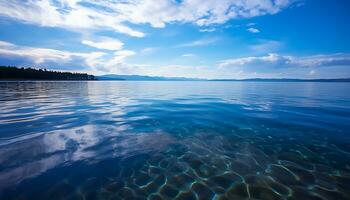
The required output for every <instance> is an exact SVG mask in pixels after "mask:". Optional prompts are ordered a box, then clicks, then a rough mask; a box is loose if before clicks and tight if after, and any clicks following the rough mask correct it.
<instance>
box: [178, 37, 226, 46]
mask: <svg viewBox="0 0 350 200" xmlns="http://www.w3.org/2000/svg"><path fill="white" fill-rule="evenodd" d="M217 41H219V38H203V39H199V40H194V41H191V42H187V43H183V44H179V45H177V47H196V46H205V45H209V44H213V43H215V42H217Z"/></svg>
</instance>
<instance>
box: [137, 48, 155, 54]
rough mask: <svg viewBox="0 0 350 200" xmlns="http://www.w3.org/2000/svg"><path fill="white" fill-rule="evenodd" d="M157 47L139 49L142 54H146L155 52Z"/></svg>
mask: <svg viewBox="0 0 350 200" xmlns="http://www.w3.org/2000/svg"><path fill="white" fill-rule="evenodd" d="M158 49H159V48H158V47H147V48H144V49H141V51H140V53H141V54H143V55H148V54H152V53H154V52H156V51H157V50H158Z"/></svg>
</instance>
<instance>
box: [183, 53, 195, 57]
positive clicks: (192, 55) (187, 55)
mask: <svg viewBox="0 0 350 200" xmlns="http://www.w3.org/2000/svg"><path fill="white" fill-rule="evenodd" d="M181 56H182V57H195V56H196V55H195V54H193V53H188V54H182V55H181Z"/></svg>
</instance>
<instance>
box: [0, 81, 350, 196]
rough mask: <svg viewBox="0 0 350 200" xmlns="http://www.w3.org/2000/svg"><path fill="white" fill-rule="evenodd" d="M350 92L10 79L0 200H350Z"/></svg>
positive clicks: (1, 89)
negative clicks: (12, 80) (16, 80)
mask: <svg viewBox="0 0 350 200" xmlns="http://www.w3.org/2000/svg"><path fill="white" fill-rule="evenodd" d="M349 91H350V84H349V83H253V82H251V83H249V82H247V83H239V82H127V81H125V82H123V81H121V82H21V83H19V82H8V83H6V82H1V83H0V105H1V107H0V198H1V199H36V200H39V199H147V198H148V199H222V200H224V199H248V198H251V199H298V200H302V199H337V200H338V199H350V132H349V130H350V92H349Z"/></svg>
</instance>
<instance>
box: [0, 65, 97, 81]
mask: <svg viewBox="0 0 350 200" xmlns="http://www.w3.org/2000/svg"><path fill="white" fill-rule="evenodd" d="M0 80H67V81H72V80H97V79H96V77H95V76H93V75H89V74H83V73H72V72H59V71H50V70H46V69H34V68H23V67H22V68H18V67H12V66H0Z"/></svg>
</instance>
